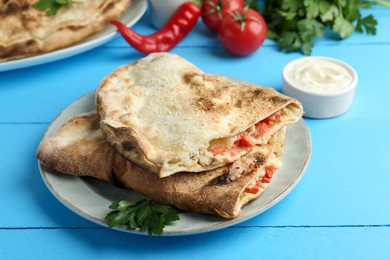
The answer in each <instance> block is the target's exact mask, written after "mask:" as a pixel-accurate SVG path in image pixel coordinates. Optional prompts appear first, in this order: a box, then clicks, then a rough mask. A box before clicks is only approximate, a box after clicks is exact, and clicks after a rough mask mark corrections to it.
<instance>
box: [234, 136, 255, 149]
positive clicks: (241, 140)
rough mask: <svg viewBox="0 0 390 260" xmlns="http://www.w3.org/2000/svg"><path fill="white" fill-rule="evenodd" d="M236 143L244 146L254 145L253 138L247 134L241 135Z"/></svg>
mask: <svg viewBox="0 0 390 260" xmlns="http://www.w3.org/2000/svg"><path fill="white" fill-rule="evenodd" d="M234 144H236V145H238V146H243V147H252V146H253V145H254V144H253V142H252V140H251V139H250V138H249V136H247V135H240V136H239V138H238V139H237V141H235V142H234Z"/></svg>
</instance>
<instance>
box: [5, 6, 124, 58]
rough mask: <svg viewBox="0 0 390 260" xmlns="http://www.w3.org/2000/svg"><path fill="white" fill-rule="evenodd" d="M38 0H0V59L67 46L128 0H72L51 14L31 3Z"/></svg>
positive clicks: (100, 26) (102, 23)
mask: <svg viewBox="0 0 390 260" xmlns="http://www.w3.org/2000/svg"><path fill="white" fill-rule="evenodd" d="M37 2H38V0H0V62H2V61H7V60H13V59H19V58H24V57H28V56H33V55H37V54H41V53H46V52H50V51H53V50H57V49H61V48H64V47H67V46H69V45H71V44H74V43H76V42H79V41H81V40H83V39H85V38H86V37H88V36H90V35H92V34H94V33H96V32H98V31H100V30H102V29H103V28H104V27H106V25H107V24H108V21H110V20H112V19H118V18H119V17H121V16H122V14H123V13H124V12H125V11H126V10H127V8H129V6H130V4H131V0H83V1H73V2H72V4H70V5H69V6H65V7H62V8H60V9H59V10H58V12H57V14H55V15H48V14H47V13H46V12H44V11H41V10H38V9H36V8H34V7H33V5H34V4H35V3H37Z"/></svg>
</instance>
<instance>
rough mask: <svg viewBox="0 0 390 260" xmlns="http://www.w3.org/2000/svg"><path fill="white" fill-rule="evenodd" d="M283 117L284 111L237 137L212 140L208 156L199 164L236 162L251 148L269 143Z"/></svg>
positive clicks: (276, 113)
mask: <svg viewBox="0 0 390 260" xmlns="http://www.w3.org/2000/svg"><path fill="white" fill-rule="evenodd" d="M281 116H282V110H279V111H277V112H275V113H273V114H272V115H270V116H269V117H267V118H265V119H263V120H262V121H260V122H258V123H257V124H255V125H253V126H251V127H249V128H248V129H247V130H246V131H244V132H242V133H240V134H237V135H236V136H231V137H224V138H219V139H215V140H212V141H211V142H210V146H209V148H208V149H207V154H202V155H201V156H200V160H199V163H200V164H201V165H220V164H226V163H231V162H234V161H236V160H237V159H238V158H240V157H241V156H243V155H245V154H247V153H248V152H249V151H250V149H251V147H253V146H255V145H262V144H265V143H267V141H268V139H269V137H270V135H271V134H272V133H273V132H274V131H273V129H272V128H273V127H275V125H276V124H277V123H278V122H280V118H281ZM210 154H211V156H210Z"/></svg>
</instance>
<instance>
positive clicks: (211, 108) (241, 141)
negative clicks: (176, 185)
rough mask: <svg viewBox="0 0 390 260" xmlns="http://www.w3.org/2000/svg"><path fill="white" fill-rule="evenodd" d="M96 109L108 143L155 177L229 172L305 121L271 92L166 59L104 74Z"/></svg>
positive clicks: (293, 104) (298, 109) (296, 107)
mask: <svg viewBox="0 0 390 260" xmlns="http://www.w3.org/2000/svg"><path fill="white" fill-rule="evenodd" d="M96 107H97V109H98V112H99V114H100V116H101V129H102V131H103V132H104V134H105V135H106V136H107V140H108V142H109V143H110V144H111V145H112V146H113V147H114V148H115V149H116V150H117V151H118V152H119V153H120V154H122V155H123V156H124V157H125V158H127V159H128V160H130V161H132V162H133V163H135V164H138V165H139V166H140V167H142V168H144V169H147V170H148V171H151V172H153V173H155V174H156V175H157V176H159V177H166V176H169V175H172V174H175V173H178V172H201V171H206V170H210V169H215V168H218V167H221V166H224V165H228V164H230V163H232V162H234V161H236V160H237V159H238V158H240V157H241V156H243V155H245V154H247V153H248V152H250V151H251V150H253V149H254V148H255V147H257V146H258V145H263V144H266V143H267V142H268V140H269V138H270V137H271V136H273V135H274V134H275V133H276V132H277V131H278V130H279V129H281V128H282V127H284V126H287V125H289V124H292V123H294V122H296V121H298V119H299V118H300V117H301V116H302V114H303V109H302V105H301V104H300V102H299V101H297V100H295V99H293V98H291V97H287V96H285V95H282V94H280V93H278V92H277V91H275V90H274V89H272V88H263V87H259V86H257V85H254V84H250V83H244V82H238V81H236V80H232V79H229V78H227V77H225V76H221V75H213V74H206V73H204V72H202V71H201V70H200V69H199V68H197V67H196V66H195V65H193V64H191V63H190V62H188V61H186V60H185V59H183V58H181V57H179V56H177V55H174V54H169V53H155V54H150V55H148V56H146V57H145V58H143V59H140V60H138V61H136V62H133V63H131V64H129V65H127V66H122V67H119V68H118V69H116V70H115V71H114V72H112V73H111V74H109V75H108V76H107V77H106V78H105V79H103V80H102V82H101V83H100V85H99V87H98V89H97V92H96Z"/></svg>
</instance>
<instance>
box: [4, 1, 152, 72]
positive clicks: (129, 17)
mask: <svg viewBox="0 0 390 260" xmlns="http://www.w3.org/2000/svg"><path fill="white" fill-rule="evenodd" d="M146 8H147V0H134V2H133V3H132V4H131V7H130V8H129V9H128V10H127V11H126V12H125V13H124V14H123V16H122V17H121V18H120V19H119V20H120V21H122V22H123V23H125V24H127V26H132V25H133V24H135V23H136V22H137V21H138V20H139V19H140V18H141V17H142V15H143V14H144V13H145V11H146ZM116 33H117V30H116V29H115V27H114V26H111V25H109V26H107V27H106V28H105V29H103V30H102V31H100V32H98V33H97V34H94V35H92V36H90V37H88V38H87V39H85V40H83V41H81V42H79V43H77V44H74V45H72V46H69V47H66V48H63V49H60V50H56V51H53V52H49V53H44V54H40V55H37V56H33V57H28V58H24V59H19V60H11V61H6V62H1V63H0V71H7V70H13V69H20V68H26V67H31V66H35V65H39V64H44V63H48V62H52V61H56V60H60V59H64V58H68V57H71V56H73V55H76V54H80V53H82V52H86V51H88V50H91V49H93V48H96V47H98V46H100V45H103V44H105V43H106V42H108V41H109V40H111V39H112V38H113V37H114V36H115V35H116Z"/></svg>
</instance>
